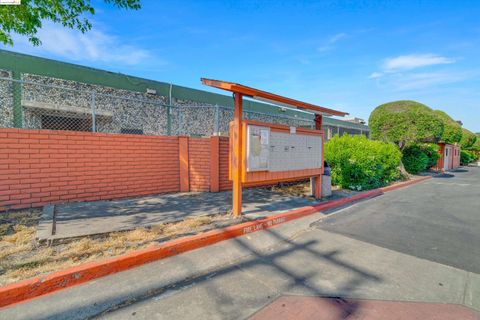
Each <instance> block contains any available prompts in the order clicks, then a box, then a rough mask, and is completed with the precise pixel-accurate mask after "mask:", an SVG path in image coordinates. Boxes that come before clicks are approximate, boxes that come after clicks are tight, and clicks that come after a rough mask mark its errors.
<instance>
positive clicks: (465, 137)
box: [460, 128, 477, 149]
mask: <svg viewBox="0 0 480 320" xmlns="http://www.w3.org/2000/svg"><path fill="white" fill-rule="evenodd" d="M476 141H477V136H476V135H475V133H473V132H471V131H470V130H467V129H465V128H462V140H460V147H462V149H470V148H471V147H473V146H474V145H475V142H476Z"/></svg>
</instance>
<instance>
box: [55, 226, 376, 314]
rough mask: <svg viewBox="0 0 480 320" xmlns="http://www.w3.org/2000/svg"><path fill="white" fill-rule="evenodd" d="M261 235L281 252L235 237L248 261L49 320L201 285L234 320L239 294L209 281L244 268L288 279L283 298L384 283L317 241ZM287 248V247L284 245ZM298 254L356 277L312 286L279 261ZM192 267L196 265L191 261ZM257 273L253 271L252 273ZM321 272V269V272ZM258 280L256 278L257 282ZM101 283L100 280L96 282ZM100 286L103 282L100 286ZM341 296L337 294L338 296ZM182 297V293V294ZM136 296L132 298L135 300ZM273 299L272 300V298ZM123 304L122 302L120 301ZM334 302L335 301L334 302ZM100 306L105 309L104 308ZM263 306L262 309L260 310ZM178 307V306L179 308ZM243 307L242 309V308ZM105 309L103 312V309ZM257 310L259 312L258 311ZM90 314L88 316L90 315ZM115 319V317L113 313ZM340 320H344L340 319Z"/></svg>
mask: <svg viewBox="0 0 480 320" xmlns="http://www.w3.org/2000/svg"><path fill="white" fill-rule="evenodd" d="M261 232H266V233H268V234H269V235H271V236H273V237H274V238H275V239H276V240H277V241H279V242H280V243H277V244H276V245H274V247H277V246H279V245H281V246H282V248H281V249H280V248H279V249H274V250H270V251H268V250H261V251H258V250H256V249H255V248H254V247H252V246H251V245H250V244H249V243H248V240H247V239H245V237H240V238H234V239H231V240H229V241H234V242H235V243H236V244H237V245H238V246H240V247H241V248H242V249H244V250H245V252H248V255H247V257H248V258H246V259H244V260H243V259H242V261H239V262H238V263H231V264H229V265H226V266H223V267H221V268H217V269H215V270H211V271H209V272H208V273H205V274H200V275H198V276H196V277H193V278H189V279H185V280H183V281H178V282H175V283H172V284H170V285H168V286H163V287H159V288H156V289H153V290H152V289H151V288H150V289H148V291H147V292H142V291H141V290H138V291H137V292H133V293H132V292H130V293H129V295H128V296H117V297H114V298H111V299H108V300H104V301H97V302H96V303H95V305H96V307H97V308H98V309H97V312H98V313H97V314H95V315H92V314H88V313H90V312H88V311H86V310H85V309H88V308H91V307H92V306H81V307H77V308H72V309H69V310H67V311H64V312H61V313H57V314H53V315H50V317H49V319H51V318H55V319H60V318H61V319H63V318H71V315H78V314H85V315H86V317H88V318H90V317H92V316H93V317H95V316H101V315H108V313H109V312H114V311H117V310H119V309H122V308H125V307H128V306H130V305H132V304H135V303H139V302H142V301H145V300H148V299H150V298H152V297H154V296H158V295H161V294H163V293H166V292H168V291H172V290H180V289H181V288H186V289H188V288H190V287H192V286H194V285H200V284H207V289H206V290H207V292H209V294H208V295H209V296H211V297H215V298H212V300H214V304H215V305H216V306H217V308H216V309H215V310H216V311H217V312H218V313H220V314H221V316H222V318H231V317H232V310H225V303H226V302H225V301H227V300H228V301H230V302H231V301H234V300H235V297H236V296H237V292H231V293H230V292H229V293H228V294H227V295H226V294H225V292H222V291H221V290H219V288H217V287H216V286H215V284H214V282H212V281H210V282H209V280H211V279H212V278H214V277H215V278H217V277H219V276H222V275H228V274H232V273H234V272H238V271H245V269H249V268H254V267H256V266H262V265H264V266H268V267H269V268H273V269H274V270H273V273H274V274H276V275H277V276H280V277H281V278H282V280H286V285H283V284H282V285H281V286H280V287H281V289H280V290H278V288H276V289H275V291H276V292H275V295H276V296H281V295H282V293H283V292H288V290H291V289H293V288H296V289H301V290H302V291H303V292H305V293H304V294H307V295H311V296H322V297H335V298H342V295H344V293H345V292H351V291H352V290H354V289H355V288H357V287H358V286H360V285H362V284H363V283H364V282H368V281H371V282H382V279H381V278H380V277H378V276H376V275H375V274H372V273H370V272H367V271H365V270H363V269H362V268H360V267H357V266H355V265H351V264H349V263H346V262H344V261H342V259H340V258H338V257H337V256H338V254H339V253H340V252H339V251H336V250H332V251H325V252H322V251H319V250H317V249H315V246H316V245H318V244H319V243H320V241H318V240H310V241H304V242H298V243H297V242H295V241H294V240H293V239H289V238H286V237H284V236H282V235H280V234H279V233H278V232H276V231H275V230H273V229H266V230H263V231H261ZM285 245H286V246H285ZM298 252H305V253H307V254H308V255H309V256H310V257H311V261H309V262H310V263H311V264H312V265H315V264H316V263H325V262H327V263H328V264H331V265H335V266H336V267H338V268H340V269H343V270H345V271H346V272H348V273H349V274H353V277H351V278H350V279H349V280H348V281H346V282H345V283H344V284H343V285H342V286H341V287H339V288H336V290H335V291H334V292H332V291H331V289H327V288H322V287H321V286H319V285H312V284H310V282H311V281H309V280H310V279H313V277H314V276H315V275H318V273H316V272H308V273H305V271H304V270H299V269H300V268H296V267H288V266H285V264H282V263H280V262H279V260H281V258H283V257H286V256H288V255H290V254H293V253H298ZM192 264H193V262H192ZM252 272H254V270H253V271H252ZM319 272H321V270H319ZM255 280H257V279H255ZM97 281H98V282H101V279H99V280H97ZM99 285H100V283H99ZM336 292H337V293H338V294H335V293H336ZM180 294H181V293H180ZM132 296H133V298H132ZM269 298H270V297H269ZM267 300H268V299H267ZM119 301H120V302H119ZM332 301H333V300H332ZM271 302H272V300H271V299H270V300H268V301H265V303H263V304H262V306H265V304H267V303H271ZM101 306H104V307H103V308H102V307H101ZM262 306H260V307H259V308H261V307H262ZM177 307H178V306H177ZM239 307H241V306H239ZM333 307H339V306H338V304H334V306H333ZM358 307H359V305H355V304H352V305H351V306H350V308H349V309H348V313H349V314H350V315H353V314H355V311H356V310H357V309H358ZM102 309H103V310H102ZM257 311H258V310H257ZM338 311H339V313H340V314H343V312H345V310H344V309H342V310H338ZM87 314H88V315H87ZM113 316H114V314H113ZM338 319H343V317H340V318H338Z"/></svg>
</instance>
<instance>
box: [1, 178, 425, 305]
mask: <svg viewBox="0 0 480 320" xmlns="http://www.w3.org/2000/svg"><path fill="white" fill-rule="evenodd" d="M429 178H431V177H429V176H428V177H422V178H419V179H416V180H410V181H406V182H400V183H397V184H394V185H392V186H388V187H384V188H379V189H375V190H370V191H366V192H363V193H360V194H357V195H354V196H351V197H348V198H343V199H338V200H333V201H328V202H324V203H320V204H318V205H314V206H306V207H302V208H299V209H295V210H292V211H288V212H285V213H280V214H277V215H274V216H270V217H267V218H264V219H260V220H256V221H251V222H245V223H241V224H238V225H234V226H229V227H226V228H223V229H217V230H211V231H208V232H205V233H200V234H197V235H193V236H188V237H184V238H180V239H176V240H172V241H168V242H166V243H163V244H161V245H155V246H153V247H151V248H147V249H143V250H138V251H133V252H130V253H128V254H126V255H122V256H118V257H115V258H111V259H106V260H103V261H99V262H95V263H88V264H83V265H79V266H75V267H72V268H69V269H66V270H63V271H58V272H54V273H51V274H48V275H45V276H38V277H35V278H31V279H26V280H23V281H20V282H17V283H13V284H10V285H7V286H4V287H1V288H0V307H6V306H9V305H12V304H17V303H20V302H24V301H26V300H30V299H33V298H36V297H39V296H42V295H46V294H49V293H53V292H55V291H58V290H61V289H65V288H68V287H72V286H75V285H79V284H82V283H85V282H87V281H90V280H93V279H97V278H100V277H104V276H107V275H111V274H114V273H117V272H121V271H124V270H128V269H131V268H134V267H138V266H141V265H143V264H146V263H149V262H153V261H157V260H161V259H165V258H168V257H172V256H175V255H178V254H180V253H183V252H187V251H191V250H195V249H198V248H202V247H205V246H209V245H212V244H215V243H218V242H221V241H224V240H228V239H232V238H236V237H240V236H243V235H246V234H249V233H253V232H257V231H262V230H265V229H269V228H273V227H276V226H278V225H281V224H283V223H286V222H289V221H292V220H296V219H299V218H302V217H305V216H308V215H311V214H314V213H316V212H319V211H323V210H328V209H333V208H336V207H340V206H343V205H346V204H349V203H352V202H355V201H359V200H363V199H369V198H373V197H376V196H379V195H381V194H383V193H384V192H388V191H392V190H396V189H399V188H402V187H405V186H408V185H412V184H414V183H418V182H421V181H424V180H426V179H429Z"/></svg>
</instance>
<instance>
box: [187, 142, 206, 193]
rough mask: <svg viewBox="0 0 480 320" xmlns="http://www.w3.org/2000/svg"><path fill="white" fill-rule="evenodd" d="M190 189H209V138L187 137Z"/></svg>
mask: <svg viewBox="0 0 480 320" xmlns="http://www.w3.org/2000/svg"><path fill="white" fill-rule="evenodd" d="M188 159H189V174H190V191H210V139H208V138H189V139H188Z"/></svg>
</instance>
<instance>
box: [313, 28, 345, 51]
mask: <svg viewBox="0 0 480 320" xmlns="http://www.w3.org/2000/svg"><path fill="white" fill-rule="evenodd" d="M347 36H348V35H347V34H346V33H343V32H341V33H337V34H334V35H333V36H331V37H330V38H328V40H327V41H326V42H325V43H324V44H323V45H322V46H320V47H318V48H317V51H319V52H325V51H329V50H332V49H333V48H334V44H335V43H336V42H338V41H339V40H341V39H343V38H346V37H347Z"/></svg>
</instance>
